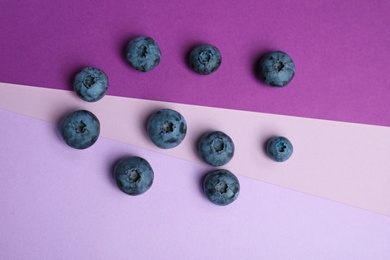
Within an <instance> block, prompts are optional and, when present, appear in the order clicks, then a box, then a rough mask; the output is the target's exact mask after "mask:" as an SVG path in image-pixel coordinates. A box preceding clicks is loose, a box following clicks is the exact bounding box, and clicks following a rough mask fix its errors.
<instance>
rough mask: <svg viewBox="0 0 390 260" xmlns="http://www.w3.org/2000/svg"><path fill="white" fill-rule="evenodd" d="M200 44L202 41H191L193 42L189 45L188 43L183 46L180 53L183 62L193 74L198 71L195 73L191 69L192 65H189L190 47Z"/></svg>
mask: <svg viewBox="0 0 390 260" xmlns="http://www.w3.org/2000/svg"><path fill="white" fill-rule="evenodd" d="M200 44H204V43H200V42H198V43H193V44H191V45H188V46H187V47H186V48H185V51H184V52H183V53H182V57H183V59H184V60H183V62H184V64H185V65H186V66H187V68H188V69H189V70H191V71H192V72H193V73H195V74H198V73H196V72H195V71H194V70H193V69H192V67H191V64H190V54H191V51H192V49H194V48H195V47H196V46H198V45H200Z"/></svg>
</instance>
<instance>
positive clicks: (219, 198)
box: [203, 169, 240, 206]
mask: <svg viewBox="0 0 390 260" xmlns="http://www.w3.org/2000/svg"><path fill="white" fill-rule="evenodd" d="M203 191H204V193H205V195H206V197H207V198H208V199H209V200H210V201H211V202H212V203H214V204H216V205H219V206H225V205H228V204H230V203H232V202H233V201H235V200H236V199H237V198H238V195H239V193H240V183H239V181H238V179H237V177H236V176H235V175H234V174H233V173H231V172H229V171H228V170H223V169H219V170H215V171H212V172H210V173H208V174H207V175H206V177H205V179H204V181H203Z"/></svg>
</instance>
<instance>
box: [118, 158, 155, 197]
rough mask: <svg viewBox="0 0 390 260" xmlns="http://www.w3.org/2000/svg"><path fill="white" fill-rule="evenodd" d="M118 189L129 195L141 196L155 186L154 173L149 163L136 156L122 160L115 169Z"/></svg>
mask: <svg viewBox="0 0 390 260" xmlns="http://www.w3.org/2000/svg"><path fill="white" fill-rule="evenodd" d="M114 178H115V181H116V184H117V185H118V188H119V189H120V190H121V191H123V192H124V193H126V194H128V195H133V196H135V195H140V194H142V193H144V192H146V191H147V190H148V189H149V188H150V187H151V186H152V184H153V179H154V172H153V169H152V167H151V166H150V164H149V163H148V161H146V160H145V159H143V158H141V157H138V156H134V157H128V158H124V159H122V160H120V161H119V162H118V163H117V164H116V165H115V168H114Z"/></svg>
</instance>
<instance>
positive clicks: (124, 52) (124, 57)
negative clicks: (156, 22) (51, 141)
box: [120, 34, 154, 66]
mask: <svg viewBox="0 0 390 260" xmlns="http://www.w3.org/2000/svg"><path fill="white" fill-rule="evenodd" d="M142 35H143V34H132V36H129V37H127V38H125V39H123V40H122V41H121V44H122V48H121V50H122V51H121V53H120V56H121V60H122V61H123V62H124V63H126V65H129V66H130V64H129V61H128V60H127V45H128V44H129V42H130V41H131V40H133V39H134V38H136V37H139V36H142ZM152 38H153V37H152ZM153 39H154V38H153Z"/></svg>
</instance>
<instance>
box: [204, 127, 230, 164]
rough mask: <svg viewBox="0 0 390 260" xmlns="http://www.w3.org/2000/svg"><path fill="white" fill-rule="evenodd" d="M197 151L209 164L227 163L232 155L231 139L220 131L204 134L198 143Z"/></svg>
mask: <svg viewBox="0 0 390 260" xmlns="http://www.w3.org/2000/svg"><path fill="white" fill-rule="evenodd" d="M198 153H199V155H200V156H201V157H202V159H203V161H205V162H206V163H207V164H209V165H211V166H216V167H218V166H222V165H225V164H227V163H228V162H229V161H230V160H231V159H232V158H233V155H234V143H233V140H232V139H231V138H230V137H229V136H228V135H227V134H225V133H223V132H221V131H214V132H209V133H206V134H204V135H203V136H202V137H201V138H200V140H199V143H198Z"/></svg>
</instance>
